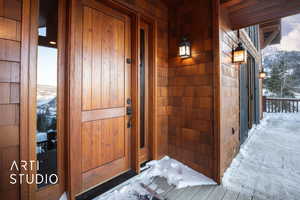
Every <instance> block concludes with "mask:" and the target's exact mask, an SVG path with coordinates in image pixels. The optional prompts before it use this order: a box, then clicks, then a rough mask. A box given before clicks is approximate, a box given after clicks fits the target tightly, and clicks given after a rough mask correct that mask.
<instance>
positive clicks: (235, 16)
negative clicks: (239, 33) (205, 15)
mask: <svg viewBox="0 0 300 200" xmlns="http://www.w3.org/2000/svg"><path fill="white" fill-rule="evenodd" d="M234 1H235V0H232V2H234ZM229 2H230V1H229ZM223 7H224V8H226V9H228V11H229V12H228V14H229V18H230V20H231V22H232V26H233V29H234V30H236V29H240V28H245V27H247V26H251V25H255V24H260V23H263V22H266V21H269V20H274V19H279V18H282V17H286V16H290V15H294V14H297V13H299V12H300V2H299V1H287V0H283V1H282V0H266V1H252V0H242V1H238V2H237V3H233V4H231V3H225V4H224V5H223Z"/></svg>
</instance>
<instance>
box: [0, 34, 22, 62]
mask: <svg viewBox="0 0 300 200" xmlns="http://www.w3.org/2000/svg"><path fill="white" fill-rule="evenodd" d="M20 56H21V44H20V42H16V41H12V40H5V39H0V60H5V61H15V62H20Z"/></svg>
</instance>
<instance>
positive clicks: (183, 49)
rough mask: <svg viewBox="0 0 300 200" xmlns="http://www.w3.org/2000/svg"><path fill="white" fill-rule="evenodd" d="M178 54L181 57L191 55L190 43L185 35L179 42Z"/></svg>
mask: <svg viewBox="0 0 300 200" xmlns="http://www.w3.org/2000/svg"><path fill="white" fill-rule="evenodd" d="M179 56H180V57H181V58H189V57H191V43H190V42H189V41H188V39H187V38H186V37H183V38H182V40H181V42H180V43H179Z"/></svg>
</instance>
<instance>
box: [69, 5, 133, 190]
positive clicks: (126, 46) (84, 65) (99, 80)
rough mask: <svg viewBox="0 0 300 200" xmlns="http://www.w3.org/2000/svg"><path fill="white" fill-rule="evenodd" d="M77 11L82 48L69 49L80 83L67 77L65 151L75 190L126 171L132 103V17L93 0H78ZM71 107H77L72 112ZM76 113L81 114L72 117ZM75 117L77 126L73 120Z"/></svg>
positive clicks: (85, 188)
mask: <svg viewBox="0 0 300 200" xmlns="http://www.w3.org/2000/svg"><path fill="white" fill-rule="evenodd" d="M80 10H81V11H80V13H81V17H82V18H81V19H82V23H80V24H78V25H77V26H78V27H77V30H81V36H82V42H80V50H78V49H71V51H79V52H81V53H78V52H77V53H75V54H76V57H75V59H78V57H77V56H80V62H77V63H75V69H76V70H77V71H76V70H75V71H74V73H73V75H76V76H77V77H80V80H79V83H80V84H78V82H77V81H78V80H76V79H74V78H73V77H72V74H71V77H70V79H71V80H70V81H71V85H70V87H71V88H72V89H71V93H70V102H71V105H70V106H71V108H70V109H71V110H70V120H71V122H70V137H71V138H70V146H71V152H69V153H70V154H71V155H70V156H71V163H70V168H71V175H72V168H73V167H75V168H77V169H76V173H75V174H74V173H73V175H74V176H75V177H73V179H72V178H71V179H72V180H71V182H72V183H73V184H74V185H76V183H74V182H76V181H79V182H80V183H79V188H76V193H77V194H78V193H80V192H82V191H84V190H87V189H89V188H91V187H94V186H96V185H98V184H101V183H103V182H104V181H107V180H109V179H111V178H113V177H115V176H117V175H119V174H121V173H123V172H125V171H127V170H129V168H130V163H129V152H130V151H129V150H130V149H129V147H130V146H129V138H130V128H129V127H127V126H128V123H129V120H130V119H129V118H130V117H131V116H127V115H126V109H127V107H130V106H131V105H130V102H131V101H130V98H131V97H130V87H131V85H130V68H131V65H130V62H126V61H127V60H128V58H130V20H129V18H128V17H127V16H126V15H124V14H122V13H119V12H117V11H116V10H113V9H111V8H108V7H106V6H104V5H102V4H100V3H98V2H96V1H82V5H81V8H80ZM71 34H72V33H71ZM74 34H76V33H74ZM80 66H81V67H80ZM71 69H72V63H71ZM71 73H72V72H71ZM72 84H76V85H77V86H79V87H75V88H73V87H72ZM75 98H76V99H75ZM78 98H79V99H80V101H79V99H78ZM72 101H74V102H72ZM76 102H77V104H75V103H76ZM78 102H80V103H78ZM75 105H80V110H78V108H77V107H75V108H74V110H72V107H73V106H75ZM77 112H80V114H79V115H80V116H79V117H78V118H76V119H72V117H73V114H74V115H76V114H78V113H77ZM79 119H80V121H79V122H78V123H80V127H79V126H78V124H76V123H77V122H76V121H78V120H79ZM72 120H75V121H72ZM72 124H73V125H72ZM77 127H78V128H79V129H80V130H78V129H77ZM73 131H74V132H75V133H74V132H73ZM78 137H79V138H78ZM78 157H80V158H78ZM78 168H79V169H78ZM73 171H74V170H73ZM78 175H79V176H81V177H80V178H78V177H76V176H78ZM77 187H78V186H77Z"/></svg>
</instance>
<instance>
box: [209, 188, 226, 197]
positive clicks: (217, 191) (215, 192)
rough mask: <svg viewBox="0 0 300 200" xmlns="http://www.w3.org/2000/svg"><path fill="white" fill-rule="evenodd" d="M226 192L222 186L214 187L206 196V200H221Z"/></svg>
mask: <svg viewBox="0 0 300 200" xmlns="http://www.w3.org/2000/svg"><path fill="white" fill-rule="evenodd" d="M226 192H227V190H226V189H225V188H224V187H223V186H215V188H214V190H213V191H212V192H211V193H210V194H209V195H208V198H207V200H222V199H223V197H224V196H225V194H226Z"/></svg>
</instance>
